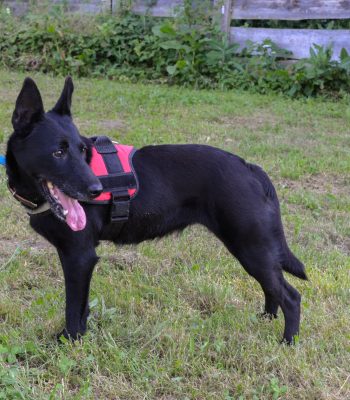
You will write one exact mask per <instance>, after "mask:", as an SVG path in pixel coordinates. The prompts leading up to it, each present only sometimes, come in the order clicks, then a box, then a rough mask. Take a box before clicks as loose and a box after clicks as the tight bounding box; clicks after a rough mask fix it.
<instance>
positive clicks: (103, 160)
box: [90, 136, 138, 223]
mask: <svg viewBox="0 0 350 400" xmlns="http://www.w3.org/2000/svg"><path fill="white" fill-rule="evenodd" d="M92 140H93V148H92V159H91V162H90V167H91V169H92V171H93V172H94V174H95V175H96V176H97V177H98V178H99V180H100V182H101V183H102V186H103V192H102V194H101V195H100V196H98V197H97V198H96V199H94V200H93V203H95V204H96V203H97V204H106V203H107V204H110V205H111V214H110V216H111V222H113V223H123V222H126V221H127V220H128V218H129V209H130V200H131V198H133V197H135V196H136V194H137V190H138V182H137V177H136V174H135V171H134V168H133V166H132V157H133V155H134V154H135V151H136V150H135V148H134V147H132V146H126V145H122V144H117V143H113V142H112V141H111V140H110V139H109V138H108V137H106V136H97V137H95V138H92Z"/></svg>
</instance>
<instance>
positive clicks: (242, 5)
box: [134, 0, 350, 20]
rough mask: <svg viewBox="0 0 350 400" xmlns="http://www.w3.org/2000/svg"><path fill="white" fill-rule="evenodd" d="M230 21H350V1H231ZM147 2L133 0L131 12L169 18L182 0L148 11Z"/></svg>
mask: <svg viewBox="0 0 350 400" xmlns="http://www.w3.org/2000/svg"><path fill="white" fill-rule="evenodd" d="M232 1H233V7H232V18H233V19H282V20H301V19H339V18H341V19H342V18H350V0H232ZM147 4H149V2H147V0H136V1H135V6H134V10H135V12H137V13H144V12H146V10H148V11H149V12H150V14H151V15H154V16H158V17H170V16H172V15H174V10H175V9H176V8H178V7H181V6H182V5H183V0H158V1H157V4H156V5H155V6H153V7H150V8H148V7H147Z"/></svg>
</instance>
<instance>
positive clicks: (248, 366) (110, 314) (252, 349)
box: [0, 71, 350, 400]
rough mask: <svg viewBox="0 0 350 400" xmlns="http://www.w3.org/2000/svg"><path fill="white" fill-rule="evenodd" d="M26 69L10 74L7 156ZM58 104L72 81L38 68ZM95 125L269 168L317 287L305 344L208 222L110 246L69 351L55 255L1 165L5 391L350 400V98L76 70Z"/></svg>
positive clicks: (120, 136) (4, 114)
mask: <svg viewBox="0 0 350 400" xmlns="http://www.w3.org/2000/svg"><path fill="white" fill-rule="evenodd" d="M23 78H24V75H22V74H15V73H9V72H7V71H0V98H1V100H0V121H1V130H0V141H1V145H0V153H2V152H3V151H4V149H5V146H6V140H7V138H8V136H9V134H10V133H11V124H10V121H11V114H12V111H13V108H14V102H15V99H16V96H17V94H18V92H19V90H20V87H21V83H22V80H23ZM34 78H35V80H36V81H37V83H38V85H39V87H40V89H41V91H42V94H43V98H44V103H45V104H46V107H47V108H49V107H51V106H53V104H54V102H55V100H56V99H57V98H58V95H59V93H60V90H61V88H62V85H63V79H58V78H55V79H54V78H51V77H48V76H44V75H35V76H34ZM75 86H76V92H75V94H74V101H73V111H74V117H75V121H76V123H77V125H78V127H79V128H80V131H81V133H82V134H84V135H96V134H107V135H110V136H112V137H114V138H116V139H117V140H119V141H120V142H122V143H125V144H128V143H129V144H130V143H132V144H134V145H135V146H138V147H140V146H143V145H145V144H151V143H184V142H186V143H190V142H197V143H208V144H211V145H214V146H219V147H221V148H224V149H226V150H229V151H232V152H235V153H237V154H239V155H241V156H243V157H244V158H246V159H248V160H249V161H251V162H256V163H258V164H260V165H262V166H263V167H264V169H265V170H266V171H267V172H268V173H269V175H270V176H271V178H272V179H273V181H274V183H275V185H276V188H277V191H278V193H279V196H280V200H281V208H282V214H283V221H284V224H285V228H286V234H287V238H288V242H289V243H290V246H291V248H292V249H293V251H294V252H295V253H296V254H297V255H298V257H300V258H301V259H302V260H303V261H304V262H305V264H306V267H307V272H308V275H309V278H310V281H309V282H301V281H299V280H297V279H295V278H293V277H290V276H288V280H289V281H290V282H291V283H292V284H293V285H295V286H296V287H297V288H298V290H299V291H300V292H301V294H302V322H301V332H300V341H299V343H298V344H297V345H296V346H294V347H287V346H283V345H280V344H279V339H280V338H281V336H282V329H283V317H282V315H280V317H279V319H277V320H276V321H272V322H268V321H259V320H258V319H257V318H256V313H257V312H258V311H259V310H261V308H262V302H263V296H262V292H261V289H260V287H259V285H258V284H257V283H256V282H255V281H254V280H252V279H251V278H250V277H249V276H248V275H247V274H246V273H245V272H244V271H243V269H242V268H241V267H240V266H239V264H238V263H237V262H236V261H235V260H234V259H233V258H232V257H231V256H230V254H229V253H228V252H227V251H226V250H225V248H224V247H223V246H222V245H221V243H220V242H218V240H217V239H215V238H214V237H213V236H212V235H210V234H209V233H208V232H207V231H206V230H204V229H203V228H201V227H192V228H188V229H186V230H185V231H184V232H183V233H181V234H180V235H173V236H169V237H167V238H164V239H161V240H156V241H152V242H146V243H143V244H141V245H139V246H137V247H133V246H125V247H120V248H119V247H118V248H115V247H114V246H113V245H110V244H107V243H103V244H102V245H101V246H100V248H99V250H98V253H99V255H101V256H102V258H101V260H100V262H99V264H98V267H97V269H96V271H95V274H94V278H93V281H92V288H91V297H90V300H91V308H92V315H91V318H90V321H89V331H88V333H87V335H86V336H85V337H84V339H83V341H82V342H81V343H75V344H71V343H65V344H63V345H61V346H59V345H58V344H57V343H56V342H55V341H54V339H53V337H54V334H55V333H57V332H58V331H59V330H60V329H61V328H62V326H63V323H64V321H63V316H64V283H63V277H62V272H61V267H60V265H59V262H58V258H57V256H56V254H55V251H54V249H53V248H52V247H51V246H50V245H48V244H47V243H46V242H45V241H44V240H43V239H41V238H40V237H38V236H37V235H36V234H35V233H34V232H32V231H31V229H30V228H29V226H28V221H27V219H28V218H27V216H26V214H25V212H24V211H23V209H22V208H21V207H20V206H19V205H18V204H17V203H16V202H15V201H14V200H12V199H11V198H10V195H9V193H8V191H7V189H6V185H5V174H4V171H3V169H2V170H1V171H0V178H1V181H0V203H1V207H0V223H1V228H2V230H1V242H0V285H1V290H0V360H1V364H0V399H17V398H18V399H35V400H38V399H128V400H130V399H162V400H173V399H174V400H175V399H183V400H185V399H223V400H231V399H235V400H238V399H247V400H250V399H291V400H294V399H307V400H309V399H315V400H316V399H317V400H320V399H321V400H326V399H327V400H328V399H339V400H345V399H348V398H350V378H349V373H350V369H349V361H350V329H349V326H350V318H349V317H350V300H349V299H350V291H349V288H350V272H349V271H350V258H349V255H350V225H349V215H350V190H349V183H350V178H349V176H350V152H349V149H350V135H349V134H350V128H349V127H350V107H349V106H348V105H347V104H346V102H345V101H344V102H327V101H324V100H298V101H295V100H294V101H293V100H289V99H284V98H282V97H278V96H258V95H252V94H247V93H239V92H226V93H222V92H218V91H215V92H214V91H213V92H211V91H194V90H189V89H183V88H167V87H162V86H155V85H152V86H143V85H130V84H123V83H116V82H109V81H103V80H87V79H86V80H85V79H82V80H76V81H75Z"/></svg>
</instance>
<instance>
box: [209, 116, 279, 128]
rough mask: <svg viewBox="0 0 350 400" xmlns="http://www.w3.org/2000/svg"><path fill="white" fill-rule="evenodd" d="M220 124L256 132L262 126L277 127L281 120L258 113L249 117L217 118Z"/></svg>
mask: <svg viewBox="0 0 350 400" xmlns="http://www.w3.org/2000/svg"><path fill="white" fill-rule="evenodd" d="M215 121H217V122H218V123H219V124H221V125H224V126H230V127H236V126H239V127H242V128H248V129H250V130H256V129H259V128H261V126H262V125H266V124H269V125H271V126H275V125H277V124H278V123H279V122H280V120H279V119H278V118H277V117H276V116H275V115H273V114H270V113H256V114H252V115H249V116H241V115H236V116H232V117H231V116H225V117H221V118H217V119H216V120H215Z"/></svg>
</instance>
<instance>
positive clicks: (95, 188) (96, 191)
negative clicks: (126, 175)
mask: <svg viewBox="0 0 350 400" xmlns="http://www.w3.org/2000/svg"><path fill="white" fill-rule="evenodd" d="M102 190H103V187H102V184H101V183H93V184H92V185H90V186H89V187H88V192H89V196H90V197H91V198H92V199H94V198H95V197H97V196H99V195H100V194H101V193H102Z"/></svg>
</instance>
